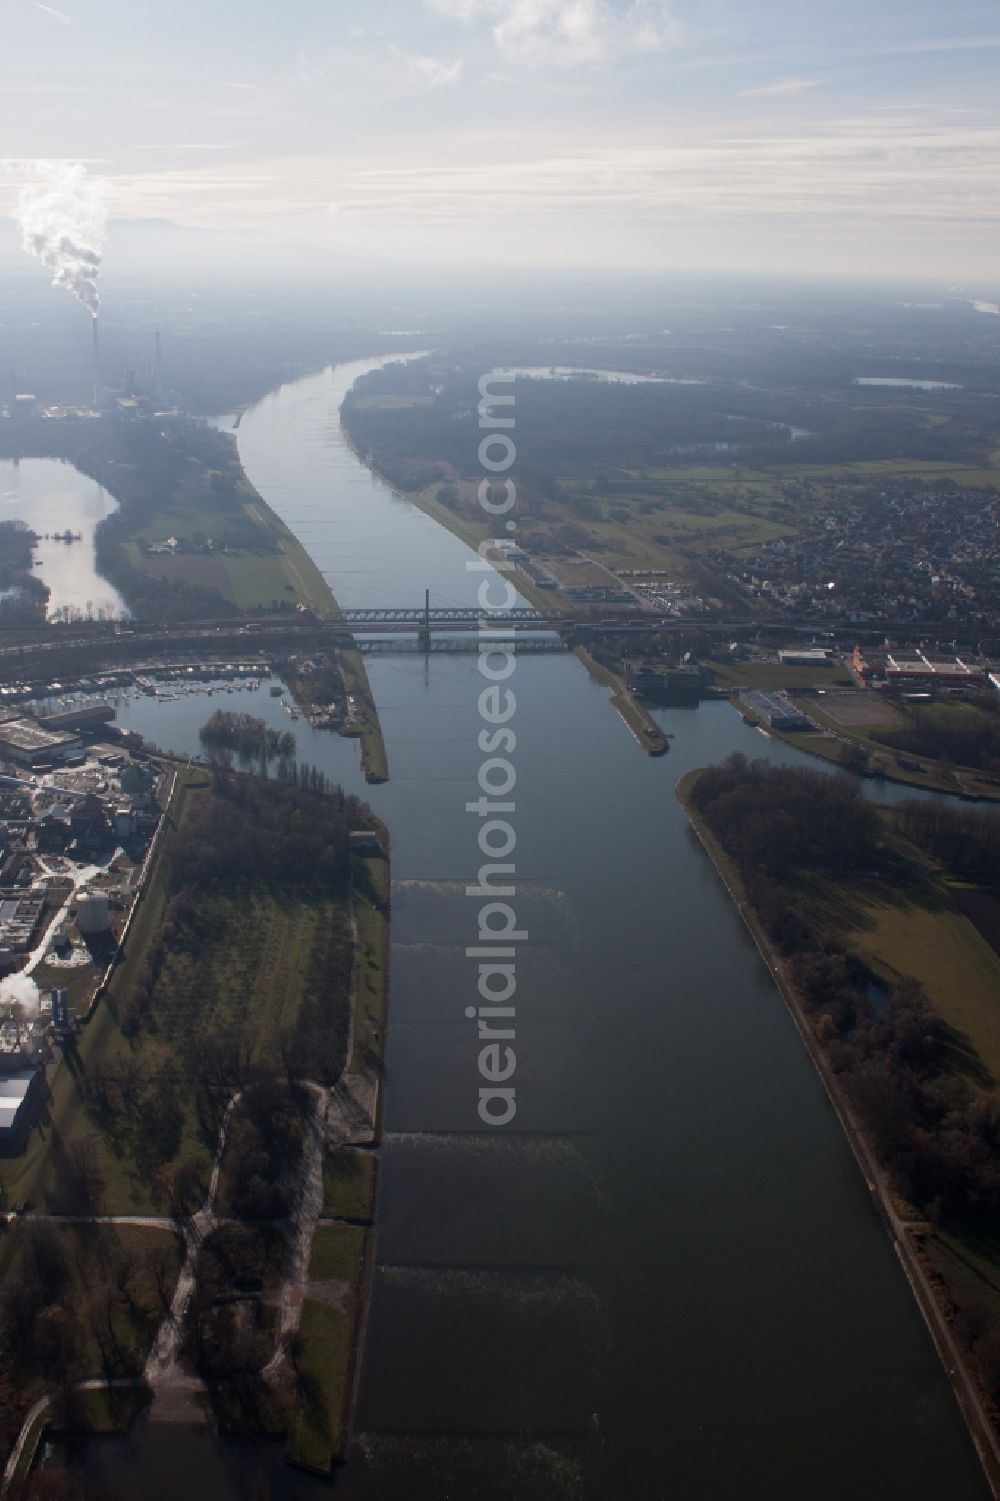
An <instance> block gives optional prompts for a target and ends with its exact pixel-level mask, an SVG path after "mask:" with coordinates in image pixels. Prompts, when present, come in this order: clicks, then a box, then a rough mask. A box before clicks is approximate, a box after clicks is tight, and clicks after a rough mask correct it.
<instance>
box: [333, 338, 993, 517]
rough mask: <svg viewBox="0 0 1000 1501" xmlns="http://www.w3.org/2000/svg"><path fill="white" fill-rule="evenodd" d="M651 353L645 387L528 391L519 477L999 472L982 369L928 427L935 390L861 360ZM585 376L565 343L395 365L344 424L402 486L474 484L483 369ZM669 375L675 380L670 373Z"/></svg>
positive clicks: (347, 412) (571, 385)
mask: <svg viewBox="0 0 1000 1501" xmlns="http://www.w3.org/2000/svg"><path fill="white" fill-rule="evenodd" d="M654 354H655V357H656V362H655V364H653V369H654V370H655V371H656V372H657V374H656V376H647V377H646V378H645V379H644V380H642V381H640V382H638V383H635V382H625V381H619V382H614V381H598V380H595V379H588V378H587V377H586V375H584V374H582V373H581V375H580V376H579V377H576V378H569V379H560V380H552V379H529V378H525V377H523V376H522V377H521V378H519V379H518V380H517V383H516V394H517V433H518V440H517V448H518V456H519V469H520V471H521V473H522V475H524V474H527V475H528V476H530V477H531V480H532V482H533V485H534V487H537V488H538V490H539V491H540V492H541V493H543V494H544V493H545V489H546V486H547V485H548V486H551V484H552V483H554V481H555V479H556V477H557V476H558V477H559V478H561V479H562V480H563V481H564V482H565V483H566V484H568V485H569V486H570V487H572V485H573V484H575V483H580V482H585V483H589V482H590V481H592V480H594V479H595V477H596V478H597V480H598V483H599V484H601V485H602V486H603V485H604V484H605V482H606V481H611V482H612V483H613V482H614V481H615V479H616V478H617V477H618V473H619V472H621V471H635V470H653V471H655V470H669V469H671V468H684V467H686V466H689V465H691V464H719V463H733V462H736V463H738V464H740V465H742V466H746V467H748V468H762V467H766V466H772V465H782V464H786V465H796V466H799V465H808V464H821V465H831V464H834V465H841V464H844V465H846V464H855V463H858V462H863V461H873V460H897V459H903V458H905V459H909V460H923V461H927V462H942V461H945V462H949V463H956V464H970V463H973V464H978V463H983V464H988V463H989V455H990V453H991V451H992V448H993V447H995V442H994V437H993V433H994V426H993V419H994V413H993V407H992V405H991V398H990V396H989V394H988V391H986V390H984V389H981V388H980V381H981V378H982V372H977V373H976V374H973V373H972V372H969V371H963V375H964V377H965V379H966V380H968V381H969V382H970V384H969V386H968V387H962V386H960V385H959V384H958V383H957V382H956V383H955V387H956V388H955V389H954V390H939V391H937V392H935V393H934V399H935V410H936V413H937V417H936V419H935V420H933V421H930V420H928V412H927V398H926V393H922V392H919V391H913V390H906V389H895V390H894V389H891V388H879V387H857V386H855V385H853V384H852V382H853V378H854V375H855V374H857V372H858V368H859V366H858V361H857V359H856V358H855V359H854V360H851V361H850V362H848V361H846V360H845V361H841V362H836V363H831V361H830V360H828V359H824V357H823V356H822V355H819V354H817V353H816V351H815V350H813V351H811V352H810V356H809V357H806V356H804V355H803V354H802V352H801V351H800V352H799V354H798V359H797V360H793V359H792V358H791V357H790V355H788V354H786V358H785V362H784V368H783V369H780V368H779V367H778V366H772V367H771V368H769V369H762V370H761V371H760V372H759V374H757V375H756V377H754V376H751V377H749V378H743V373H744V372H743V368H742V366H743V363H744V362H745V361H746V360H747V359H748V358H749V359H750V360H751V362H752V363H753V362H756V360H757V359H759V352H755V355H754V356H750V354H749V352H748V351H744V350H738V351H730V352H729V358H728V359H726V360H720V359H714V360H713V359H706V358H704V357H702V356H703V354H704V352H703V351H697V350H694V349H692V348H691V347H690V346H688V347H686V348H684V349H679V348H678V349H672V350H669V351H668V350H666V349H665V348H664V347H663V346H659V347H658V348H657V349H656V350H655V352H654ZM616 356H617V358H618V359H619V360H620V362H621V363H619V364H617V365H616V364H615V363H614V359H615V357H616ZM595 363H597V364H599V365H600V366H601V367H603V368H610V369H619V370H626V371H629V370H634V369H637V368H642V366H643V364H644V363H645V365H646V366H649V365H650V363H651V360H650V358H649V356H648V354H647V351H644V350H643V348H642V346H641V345H636V346H633V347H630V348H627V349H621V350H613V349H612V350H602V351H601V355H600V359H599V360H597V361H595ZM796 364H798V365H799V366H800V367H801V369H800V371H799V374H798V378H796V373H795V369H794V366H795V365H796ZM582 365H583V361H582V360H581V356H580V352H579V350H577V349H573V348H572V347H567V348H565V349H563V350H560V348H559V346H558V345H557V344H556V345H552V344H547V345H536V346H531V345H524V346H520V347H512V346H506V347H505V346H503V345H499V344H498V345H495V346H490V347H488V348H482V349H477V350H475V351H472V352H471V353H470V354H467V353H464V352H463V354H462V355H461V356H460V357H455V356H444V357H439V356H431V357H429V358H427V359H424V360H417V361H414V362H413V363H410V364H407V365H390V366H388V367H387V368H385V369H383V370H380V371H377V372H374V373H372V374H371V375H368V376H366V377H365V378H364V379H363V380H362V381H361V382H360V383H359V384H358V386H357V387H355V389H354V391H352V392H351V394H350V395H349V397H348V399H347V402H346V403H345V406H344V419H345V422H346V423H347V425H348V427H349V429H350V431H351V434H352V437H353V438H354V440H355V442H356V444H357V446H358V447H359V449H360V451H361V452H362V453H365V452H371V453H372V454H373V456H374V460H375V463H376V466H377V467H378V468H379V469H380V470H382V472H383V473H385V474H386V475H387V476H388V477H389V478H390V479H391V480H393V481H394V482H396V483H399V484H400V485H401V487H402V488H407V489H411V488H418V486H416V485H414V484H413V473H414V471H415V470H416V469H417V468H419V467H421V466H423V467H424V468H425V469H426V471H427V479H426V480H425V483H429V482H430V481H431V480H432V479H434V478H444V477H445V476H444V475H442V474H440V473H433V472H432V468H433V466H434V465H435V464H438V465H442V464H443V465H447V466H451V467H452V468H453V469H454V470H455V471H457V472H458V473H459V474H461V475H464V476H470V475H474V474H476V473H477V461H476V453H477V448H478V444H479V439H480V432H479V425H478V403H479V388H478V382H479V379H480V376H481V375H482V373H483V371H488V370H491V369H494V368H504V367H508V366H510V367H514V368H524V369H539V370H542V371H547V370H549V369H551V368H552V367H554V366H560V367H561V366H566V367H572V366H582ZM664 369H666V371H667V372H669V373H668V374H665V375H662V376H661V375H660V372H661V371H663V370H664ZM496 389H500V387H499V384H498V385H497V388H496ZM505 389H509V388H505ZM373 398H375V399H373ZM920 398H922V399H920Z"/></svg>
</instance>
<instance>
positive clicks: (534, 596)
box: [339, 408, 565, 614]
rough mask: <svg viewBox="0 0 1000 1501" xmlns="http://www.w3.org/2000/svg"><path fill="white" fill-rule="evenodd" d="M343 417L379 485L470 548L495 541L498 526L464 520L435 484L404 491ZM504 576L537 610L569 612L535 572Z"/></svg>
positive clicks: (345, 434) (344, 430)
mask: <svg viewBox="0 0 1000 1501" xmlns="http://www.w3.org/2000/svg"><path fill="white" fill-rule="evenodd" d="M339 420H340V433H341V436H342V438H343V440H344V442H345V444H346V445H347V447H348V448H349V449H350V451H351V453H352V454H353V455H354V457H355V458H356V459H357V461H358V463H359V464H361V465H362V466H363V467H364V468H365V469H367V470H368V472H369V474H373V475H374V476H375V478H376V479H377V480H378V482H379V484H381V485H384V486H385V488H386V489H387V490H388V491H389V492H390V493H391V494H392V495H395V496H396V497H397V498H398V499H399V500H405V501H408V502H409V504H410V505H412V506H416V508H417V510H418V511H423V513H424V515H425V516H429V517H430V518H431V520H432V521H436V522H437V523H438V525H439V526H443V527H444V528H445V530H446V531H449V532H451V534H452V536H453V537H457V538H458V539H459V541H460V542H464V543H465V544H466V546H467V547H471V548H472V549H473V550H474V551H478V549H479V548H480V547H481V545H482V544H483V543H484V542H489V541H492V539H493V537H494V535H495V532H496V527H495V526H491V525H490V524H488V523H487V522H486V521H483V522H482V523H481V524H473V523H472V522H471V521H467V520H463V518H462V517H460V516H457V515H456V514H455V512H454V511H451V510H449V508H448V507H447V506H446V505H443V504H442V502H441V501H440V500H438V499H437V496H436V495H435V494H434V493H433V491H434V488H435V487H433V486H432V487H431V488H429V489H423V490H401V489H400V488H399V486H398V485H394V484H393V482H392V480H390V479H389V478H388V477H387V476H386V475H385V474H383V472H382V470H381V469H379V468H377V466H376V465H375V464H373V463H372V461H371V458H370V457H366V456H365V455H364V454H363V453H362V452H361V450H360V449H359V448H358V447H357V444H356V443H355V441H354V438H353V437H352V435H351V430H350V428H349V427H348V426H347V425H346V424H345V422H344V417H343V408H341V411H340V414H339ZM504 577H505V578H506V579H509V581H510V583H511V584H512V585H513V587H514V588H515V589H517V591H518V593H519V594H521V595H523V596H524V598H525V599H526V600H527V601H528V603H529V604H532V605H535V606H536V608H537V609H539V610H550V611H554V612H556V613H558V614H563V613H565V605H564V603H563V601H562V600H561V598H560V596H559V595H558V594H556V593H554V592H553V591H552V590H550V589H540V588H539V587H538V585H537V584H536V583H535V580H534V579H533V578H532V577H531V575H530V574H528V573H526V572H525V571H524V569H523V568H519V567H517V566H516V565H515V567H514V568H513V569H512V570H510V571H508V570H507V569H505V570H504Z"/></svg>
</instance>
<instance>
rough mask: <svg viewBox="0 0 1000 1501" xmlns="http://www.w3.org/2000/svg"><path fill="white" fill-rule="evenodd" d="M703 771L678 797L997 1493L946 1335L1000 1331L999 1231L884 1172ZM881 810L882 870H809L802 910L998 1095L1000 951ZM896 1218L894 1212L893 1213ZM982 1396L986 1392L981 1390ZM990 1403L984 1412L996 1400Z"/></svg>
mask: <svg viewBox="0 0 1000 1501" xmlns="http://www.w3.org/2000/svg"><path fill="white" fill-rule="evenodd" d="M700 775H701V772H699V771H692V772H689V773H687V775H686V776H684V777H683V778H682V779H681V781H680V782H679V783H678V786H677V796H678V799H679V801H680V802H681V804H682V806H683V808H684V810H685V812H686V814H687V816H688V819H689V821H690V823H691V825H692V827H693V829H694V830H695V833H696V834H697V835H698V838H699V839H700V841H701V843H702V845H703V846H704V848H705V850H706V852H707V853H708V855H709V857H710V858H711V859H712V861H713V863H714V865H715V867H716V870H717V871H718V873H719V875H720V877H721V878H722V880H723V881H724V883H725V885H726V887H727V889H728V891H729V894H730V896H731V897H732V899H733V900H734V902H735V903H736V905H737V907H738V909H739V911H740V914H741V916H742V917H743V919H744V921H745V923H746V924H747V927H748V928H749V930H750V932H751V934H752V936H753V938H754V940H755V942H756V944H757V947H758V949H759V950H760V952H761V955H762V957H763V958H764V960H765V962H766V964H767V966H768V969H769V970H770V971H771V973H772V975H773V976H774V979H775V983H776V984H777V986H778V989H779V990H780V991H781V993H782V995H783V997H784V999H785V1001H786V1003H787V1004H788V1007H789V1009H790V1011H791V1013H792V1016H793V1019H794V1021H795V1023H796V1026H797V1028H798V1030H799V1032H800V1033H801V1035H802V1038H803V1041H804V1042H805V1044H806V1046H807V1048H808V1050H809V1053H810V1055H811V1057H812V1059H813V1062H814V1063H815V1065H816V1067H817V1070H818V1072H819V1074H820V1077H821V1079H822V1081H823V1084H824V1087H825V1088H826V1090H827V1092H828V1094H829V1095H830V1098H831V1102H832V1103H833V1105H834V1108H835V1110H836V1112H837V1115H838V1118H839V1119H840V1122H841V1125H842V1126H843V1128H844V1131H845V1134H846V1135H847V1138H848V1140H849V1142H850V1144H851V1147H852V1150H853V1151H854V1153H855V1156H856V1157H857V1159H858V1162H859V1166H860V1167H861V1170H862V1172H863V1174H864V1175H865V1177H866V1179H867V1181H868V1183H869V1185H870V1187H871V1189H872V1191H873V1193H874V1194H875V1197H876V1199H877V1200H878V1202H879V1203H880V1204H881V1205H882V1212H883V1218H884V1219H885V1220H886V1222H887V1224H888V1223H891V1224H893V1225H894V1226H895V1227H896V1229H895V1230H894V1232H893V1233H894V1234H896V1231H897V1230H898V1232H899V1234H898V1239H897V1242H896V1244H897V1250H898V1253H899V1255H900V1259H901V1261H902V1264H903V1266H904V1269H905V1270H906V1272H907V1277H908V1280H909V1282H910V1285H911V1288H912V1290H913V1293H914V1296H915V1297H916V1299H917V1302H918V1304H919V1306H920V1308H921V1312H922V1313H923V1316H924V1318H925V1319H926V1321H927V1323H928V1326H929V1328H930V1330H931V1334H932V1336H933V1338H934V1341H935V1344H936V1346H937V1348H938V1351H939V1353H940V1354H941V1356H942V1360H943V1361H944V1363H945V1365H946V1367H947V1368H948V1371H949V1375H950V1377H951V1380H952V1384H953V1386H954V1388H955V1392H956V1396H957V1397H958V1400H959V1405H960V1407H961V1408H962V1412H963V1415H964V1416H965V1418H966V1421H967V1422H968V1424H969V1427H970V1429H971V1431H972V1433H973V1438H974V1440H975V1443H976V1447H977V1450H978V1451H979V1454H980V1458H981V1459H982V1461H983V1464H984V1467H985V1469H986V1471H987V1475H988V1477H989V1479H990V1483H991V1485H992V1486H993V1488H994V1490H997V1488H998V1487H1000V1463H998V1462H997V1460H996V1457H995V1445H994V1441H993V1437H992V1434H990V1433H987V1432H986V1431H984V1429H983V1425H982V1423H981V1422H980V1420H979V1417H978V1413H977V1410H976V1407H975V1404H974V1403H973V1402H972V1401H971V1400H970V1396H969V1392H970V1387H976V1386H977V1385H978V1383H977V1381H976V1378H975V1377H974V1376H972V1375H971V1374H970V1373H969V1372H962V1373H956V1371H955V1370H953V1369H952V1365H951V1359H952V1357H951V1354H950V1351H949V1349H948V1346H947V1343H946V1341H947V1339H948V1338H949V1337H950V1334H952V1333H954V1327H955V1324H956V1320H958V1321H959V1324H960V1326H961V1329H962V1333H961V1334H960V1335H959V1338H960V1339H965V1338H967V1337H968V1335H967V1333H966V1331H968V1330H974V1331H975V1334H976V1335H977V1336H978V1335H979V1334H981V1332H982V1328H983V1324H984V1322H985V1323H986V1324H987V1325H992V1326H993V1327H997V1328H1000V1237H997V1236H996V1235H995V1234H993V1233H992V1232H991V1231H987V1232H984V1231H980V1230H979V1229H978V1228H976V1227H975V1226H972V1227H964V1226H963V1227H959V1228H954V1227H952V1228H949V1229H938V1228H935V1227H934V1226H932V1225H930V1224H928V1223H927V1220H926V1218H925V1216H924V1215H922V1214H920V1213H918V1212H917V1211H916V1210H915V1209H914V1208H913V1207H912V1206H910V1205H908V1204H907V1203H906V1202H905V1201H903V1200H900V1199H899V1197H898V1195H897V1193H896V1192H895V1191H894V1190H893V1189H892V1188H891V1187H890V1185H889V1183H888V1182H887V1180H886V1177H885V1175H884V1174H883V1173H882V1172H881V1171H880V1170H878V1168H877V1162H876V1157H875V1154H874V1152H873V1149H872V1146H871V1143H870V1142H869V1140H868V1138H867V1135H866V1134H865V1132H864V1131H863V1129H861V1128H860V1127H859V1124H858V1121H857V1118H856V1116H855V1113H854V1111H853V1109H852V1108H851V1106H850V1104H849V1102H848V1100H847V1098H846V1096H845V1095H844V1093H843V1089H842V1086H841V1085H840V1083H839V1082H838V1077H837V1074H836V1073H835V1072H834V1071H833V1070H832V1069H831V1068H830V1066H829V1064H828V1061H827V1059H826V1056H825V1052H824V1048H823V1045H822V1044H821V1042H820V1039H819V1036H818V1035H817V1032H816V1031H815V1029H814V1027H813V1024H812V1021H811V1020H810V1017H809V1015H808V1014H807V1012H806V1010H805V1008H804V1006H803V1005H802V1003H801V1001H800V998H799V997H798V995H797V993H796V991H795V989H794V987H793V986H792V985H791V984H790V981H789V979H788V976H787V973H786V969H785V965H784V964H783V962H782V960H781V958H780V956H779V954H778V952H777V951H776V949H775V948H774V946H773V945H772V944H771V942H770V941H769V939H768V937H767V935H766V933H765V932H764V929H763V927H762V925H761V922H760V921H759V919H758V917H757V915H756V913H755V911H754V909H753V907H752V905H751V904H750V903H749V902H748V900H747V896H746V890H745V887H744V884H743V880H742V877H741V874H740V871H739V869H738V867H737V865H736V864H735V862H734V861H733V860H732V859H730V857H729V856H728V855H727V853H726V851H725V850H724V849H723V848H722V847H721V845H720V844H719V842H718V840H717V839H716V838H715V836H714V834H713V833H712V831H711V829H709V827H708V825H707V824H706V822H705V820H704V819H703V818H702V817H701V815H700V813H699V812H698V810H697V809H696V808H695V807H694V806H693V804H692V801H691V796H690V794H691V790H692V788H693V787H694V785H695V783H696V782H697V780H698V778H699V776H700ZM880 816H881V818H882V822H883V825H884V829H885V836H886V837H885V853H886V861H885V868H884V869H883V870H882V871H881V872H880V874H879V875H878V876H875V875H871V876H866V877H857V876H852V877H851V878H850V879H846V878H844V877H840V878H837V877H835V876H832V875H831V874H829V873H824V872H817V871H815V870H813V871H810V872H809V873H808V875H807V876H806V877H805V878H804V879H802V873H801V872H799V873H797V879H799V881H800V885H799V896H800V900H801V907H802V910H803V912H805V913H807V914H808V915H809V916H810V918H812V919H815V920H816V921H817V924H818V926H819V928H820V929H822V930H825V931H827V932H830V933H833V934H835V935H836V938H837V940H838V941H839V942H840V943H841V944H842V945H843V946H844V948H845V949H846V950H847V951H848V952H850V953H853V954H854V955H855V956H856V957H857V958H858V959H860V960H861V961H862V962H863V963H864V964H865V966H866V967H867V968H868V969H869V971H870V972H871V973H872V974H873V975H874V976H875V977H876V978H877V979H881V980H882V982H883V983H884V984H885V985H886V986H891V985H892V984H893V983H894V982H896V981H898V980H900V979H903V978H905V977H912V976H917V977H918V978H919V980H920V982H921V984H922V987H923V989H924V992H925V994H926V996H927V999H928V1000H929V1002H930V1004H931V1006H932V1008H933V1009H934V1011H935V1012H936V1013H937V1014H938V1015H939V1016H940V1017H941V1018H942V1019H943V1021H944V1022H945V1023H946V1025H947V1027H948V1029H949V1030H950V1034H951V1037H952V1039H953V1046H952V1048H951V1051H950V1060H951V1061H950V1066H951V1067H952V1069H953V1070H954V1072H955V1073H956V1074H958V1075H961V1076H962V1077H963V1078H966V1079H968V1080H969V1081H970V1082H971V1083H973V1084H974V1085H975V1086H976V1087H977V1088H983V1089H985V1090H987V1091H989V1092H991V1093H994V1094H995V1093H997V1092H1000V1020H998V1017H997V1008H996V998H997V996H998V995H1000V958H998V956H997V953H996V952H995V951H994V950H993V949H992V948H991V947H990V945H989V944H988V943H987V942H986V941H985V939H984V938H983V937H982V935H981V934H980V933H979V932H977V930H976V929H975V927H974V926H973V924H972V923H971V922H970V921H969V920H968V919H967V918H966V917H965V916H964V915H963V914H962V912H961V911H960V909H959V907H958V906H957V904H956V902H955V900H954V895H953V893H954V885H953V883H952V882H950V881H949V880H948V879H946V877H945V876H944V874H943V873H942V872H941V871H940V870H939V869H937V868H936V867H934V866H933V865H931V864H930V863H929V862H928V861H927V860H926V859H923V858H922V857H920V856H919V855H918V853H917V852H916V851H915V850H913V849H912V848H911V847H910V846H908V845H906V844H905V843H903V842H902V841H900V840H899V839H898V838H897V837H896V836H895V835H894V833H893V815H892V813H891V811H888V810H887V811H883V812H882V813H881V815H880ZM892 1215H897V1216H898V1217H899V1218H898V1219H895V1220H893V1219H891V1218H890V1216H892ZM964 1382H968V1385H963V1383H964ZM978 1395H979V1397H980V1399H982V1398H983V1393H982V1391H981V1390H980V1391H979V1392H978ZM985 1405H986V1408H987V1411H989V1410H990V1404H989V1402H988V1401H987V1402H986V1404H985ZM994 1421H995V1420H994Z"/></svg>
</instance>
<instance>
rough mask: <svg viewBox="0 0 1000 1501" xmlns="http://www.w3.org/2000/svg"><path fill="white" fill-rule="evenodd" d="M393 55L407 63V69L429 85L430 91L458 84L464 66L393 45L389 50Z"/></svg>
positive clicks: (446, 59)
mask: <svg viewBox="0 0 1000 1501" xmlns="http://www.w3.org/2000/svg"><path fill="white" fill-rule="evenodd" d="M389 52H390V53H391V55H392V56H393V57H394V58H396V59H397V60H398V61H399V62H401V63H405V65H406V67H407V68H408V69H409V70H410V72H411V73H413V74H414V75H415V76H416V77H417V78H419V79H420V80H421V81H422V82H423V83H425V84H426V85H427V87H428V88H429V89H433V88H437V87H438V86H439V85H441V84H443V83H457V81H458V78H459V76H460V74H461V72H462V64H461V63H460V62H455V61H452V60H451V59H448V58H443V57H427V56H423V55H420V54H418V53H413V52H407V51H405V49H404V48H402V47H397V46H396V45H395V44H393V45H392V46H391V47H390V48H389Z"/></svg>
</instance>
